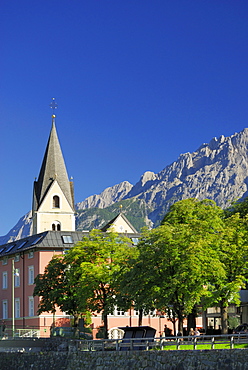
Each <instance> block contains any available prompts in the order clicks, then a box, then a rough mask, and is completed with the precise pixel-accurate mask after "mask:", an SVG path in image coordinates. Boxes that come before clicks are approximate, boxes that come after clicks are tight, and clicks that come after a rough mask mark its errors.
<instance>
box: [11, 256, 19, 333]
mask: <svg viewBox="0 0 248 370" xmlns="http://www.w3.org/2000/svg"><path fill="white" fill-rule="evenodd" d="M15 276H19V272H18V270H17V269H15V259H14V258H13V260H12V337H13V338H14V335H15Z"/></svg>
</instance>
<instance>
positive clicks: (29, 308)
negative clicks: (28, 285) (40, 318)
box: [28, 296, 34, 317]
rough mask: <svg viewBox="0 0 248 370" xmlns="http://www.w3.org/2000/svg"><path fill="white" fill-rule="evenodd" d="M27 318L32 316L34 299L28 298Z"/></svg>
mask: <svg viewBox="0 0 248 370" xmlns="http://www.w3.org/2000/svg"><path fill="white" fill-rule="evenodd" d="M28 316H29V317H32V316H34V297H33V296H30V297H28Z"/></svg>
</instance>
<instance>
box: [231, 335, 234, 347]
mask: <svg viewBox="0 0 248 370" xmlns="http://www.w3.org/2000/svg"><path fill="white" fill-rule="evenodd" d="M233 342H234V341H233V337H231V338H230V348H231V349H233Z"/></svg>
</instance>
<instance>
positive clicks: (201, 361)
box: [0, 349, 248, 370]
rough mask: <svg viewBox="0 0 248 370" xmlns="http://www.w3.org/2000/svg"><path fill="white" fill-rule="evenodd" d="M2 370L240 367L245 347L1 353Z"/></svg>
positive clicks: (246, 362) (247, 360) (246, 356)
mask: <svg viewBox="0 0 248 370" xmlns="http://www.w3.org/2000/svg"><path fill="white" fill-rule="evenodd" d="M0 369H1V370H12V369H13V370H16V369H18V370H19V369H25V370H29V369H32V370H55V369H56V370H58V369H60V370H64V369H66V370H79V369H90V370H95V369H96V370H117V369H118V370H131V369H137V370H143V369H144V370H154V369H158V370H159V369H163V370H164V369H169V370H193V369H197V370H203V369H204V370H213V369H217V370H218V369H221V370H225V369H226V370H241V369H242V370H243V369H248V350H247V349H233V350H227V349H223V350H202V351H200V350H197V351H184V350H180V351H133V352H115V351H109V352H75V353H70V352H43V353H42V352H39V353H20V352H19V353H7V352H1V353H0Z"/></svg>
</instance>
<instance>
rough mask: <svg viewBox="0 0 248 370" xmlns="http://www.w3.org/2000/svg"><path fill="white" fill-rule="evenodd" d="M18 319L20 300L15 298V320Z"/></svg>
mask: <svg viewBox="0 0 248 370" xmlns="http://www.w3.org/2000/svg"><path fill="white" fill-rule="evenodd" d="M19 317H20V298H15V318H16V319H18V318H19Z"/></svg>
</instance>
